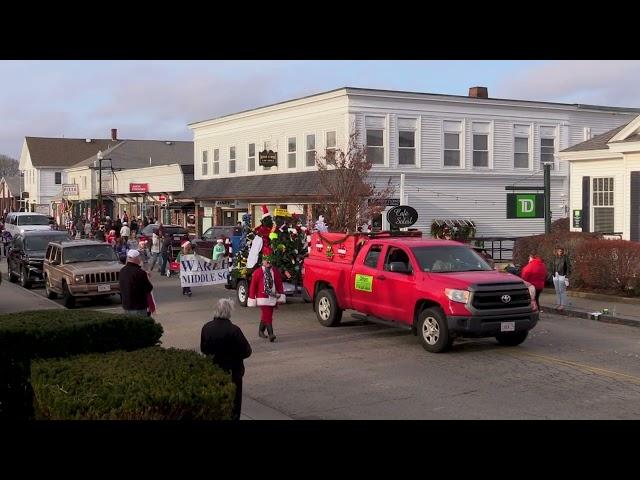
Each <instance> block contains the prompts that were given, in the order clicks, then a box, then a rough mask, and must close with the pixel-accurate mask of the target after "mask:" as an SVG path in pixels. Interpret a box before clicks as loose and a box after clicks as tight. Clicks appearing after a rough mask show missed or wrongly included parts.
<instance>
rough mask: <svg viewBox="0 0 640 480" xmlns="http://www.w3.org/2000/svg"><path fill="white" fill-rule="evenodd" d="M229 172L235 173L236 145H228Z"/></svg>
mask: <svg viewBox="0 0 640 480" xmlns="http://www.w3.org/2000/svg"><path fill="white" fill-rule="evenodd" d="M229 173H236V147H229Z"/></svg>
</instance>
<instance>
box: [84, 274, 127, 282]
mask: <svg viewBox="0 0 640 480" xmlns="http://www.w3.org/2000/svg"><path fill="white" fill-rule="evenodd" d="M86 281H87V283H116V282H118V281H120V272H100V273H90V274H88V275H87V276H86Z"/></svg>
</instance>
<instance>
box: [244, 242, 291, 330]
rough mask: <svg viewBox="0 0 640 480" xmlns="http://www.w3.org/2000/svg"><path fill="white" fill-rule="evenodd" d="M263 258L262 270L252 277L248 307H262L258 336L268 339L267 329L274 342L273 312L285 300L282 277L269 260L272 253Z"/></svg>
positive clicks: (255, 272) (258, 270)
mask: <svg viewBox="0 0 640 480" xmlns="http://www.w3.org/2000/svg"><path fill="white" fill-rule="evenodd" d="M268 250H269V249H268V248H267V252H266V253H267V255H264V256H263V257H262V268H259V269H257V270H256V271H254V272H253V275H252V276H251V286H250V287H249V298H248V299H247V306H248V307H255V306H258V307H260V326H259V327H258V336H259V337H260V338H267V336H266V335H265V334H264V331H265V329H266V330H267V332H268V333H269V341H271V342H273V341H275V339H276V336H275V335H274V333H273V311H274V310H275V309H276V308H277V306H278V301H279V300H283V299H285V297H284V287H283V285H282V277H281V276H280V272H279V271H278V269H277V268H273V266H272V265H271V260H270V258H269V254H270V252H268Z"/></svg>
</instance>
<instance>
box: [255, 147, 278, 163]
mask: <svg viewBox="0 0 640 480" xmlns="http://www.w3.org/2000/svg"><path fill="white" fill-rule="evenodd" d="M258 165H260V166H262V167H277V166H278V152H274V151H273V150H263V151H261V152H259V153H258Z"/></svg>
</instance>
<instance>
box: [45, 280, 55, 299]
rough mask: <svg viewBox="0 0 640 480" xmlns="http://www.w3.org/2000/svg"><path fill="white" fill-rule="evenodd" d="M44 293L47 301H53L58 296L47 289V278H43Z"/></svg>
mask: <svg viewBox="0 0 640 480" xmlns="http://www.w3.org/2000/svg"><path fill="white" fill-rule="evenodd" d="M44 291H45V293H46V294H47V298H48V299H49V300H55V299H56V298H58V294H57V293H56V292H54V291H53V290H51V289H50V288H49V277H48V276H45V277H44Z"/></svg>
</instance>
